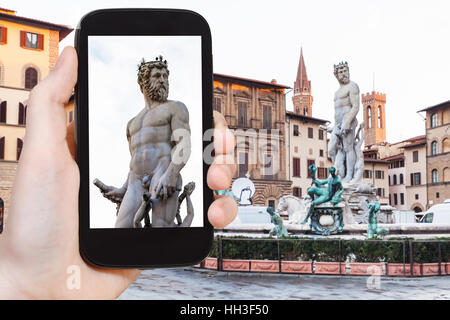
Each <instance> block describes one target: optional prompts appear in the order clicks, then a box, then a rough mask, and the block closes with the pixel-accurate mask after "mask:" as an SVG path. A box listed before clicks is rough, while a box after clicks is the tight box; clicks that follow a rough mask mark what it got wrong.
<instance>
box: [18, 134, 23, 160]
mask: <svg viewBox="0 0 450 320" xmlns="http://www.w3.org/2000/svg"><path fill="white" fill-rule="evenodd" d="M22 146H23V141H22V139H19V138H17V161H19V158H20V154H21V153H22Z"/></svg>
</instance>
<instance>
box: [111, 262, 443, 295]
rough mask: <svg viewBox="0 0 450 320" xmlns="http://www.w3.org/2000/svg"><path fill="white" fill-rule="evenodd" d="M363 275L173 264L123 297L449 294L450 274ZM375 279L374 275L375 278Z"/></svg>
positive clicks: (149, 272)
mask: <svg viewBox="0 0 450 320" xmlns="http://www.w3.org/2000/svg"><path fill="white" fill-rule="evenodd" d="M368 278H369V277H367V276H362V277H356V276H323V275H321V276H319V275H314V276H312V275H284V274H283V275H279V274H247V273H231V272H217V271H209V270H208V271H206V270H199V269H194V268H174V269H158V270H147V271H144V272H143V273H142V274H141V275H140V276H139V278H138V279H136V281H135V282H134V283H133V284H132V285H131V286H130V287H129V288H128V289H127V290H126V291H125V292H124V293H123V294H122V295H121V296H120V297H119V299H149V300H178V299H186V300H195V299H204V300H209V299H224V300H226V299H236V300H242V299H248V300H260V299H261V300H262V299H266V300H278V299H281V300H293V299H295V300H297V299H314V300H323V299H326V300H329V299H338V300H339V299H350V300H368V299H370V300H386V299H389V300H390V299H402V300H403V299H427V300H429V299H446V300H448V299H450V276H443V277H423V278H392V277H391V278H386V277H381V278H379V280H380V282H379V287H377V282H376V279H375V281H373V282H370V284H371V285H372V286H371V288H373V289H368V285H367V280H368ZM372 279H374V278H372Z"/></svg>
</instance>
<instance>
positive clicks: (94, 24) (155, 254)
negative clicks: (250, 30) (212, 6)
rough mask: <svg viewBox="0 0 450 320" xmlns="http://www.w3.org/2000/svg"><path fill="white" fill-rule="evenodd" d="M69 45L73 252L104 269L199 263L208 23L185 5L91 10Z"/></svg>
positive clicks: (207, 196)
mask: <svg viewBox="0 0 450 320" xmlns="http://www.w3.org/2000/svg"><path fill="white" fill-rule="evenodd" d="M75 47H76V50H77V52H78V60H79V65H78V83H77V86H76V88H75V124H76V125H75V137H76V161H77V163H78V166H79V168H80V194H79V236H80V252H81V255H82V257H83V258H84V259H85V260H86V261H87V262H88V263H90V264H92V265H95V266H99V267H106V268H155V267H176V266H188V265H194V264H197V263H199V262H200V261H201V260H203V259H204V258H205V257H206V256H207V254H208V253H209V251H210V248H211V245H212V238H213V228H212V226H211V225H210V224H209V222H208V219H207V210H208V207H209V205H210V204H211V203H212V201H213V200H214V199H213V193H212V191H211V190H209V189H208V187H207V184H206V172H207V170H208V164H207V162H205V161H204V160H203V151H204V150H206V149H207V147H208V145H210V144H211V141H208V139H204V136H205V133H206V132H211V130H212V128H213V117H212V107H211V105H212V50H211V32H210V29H209V26H208V23H207V22H206V20H205V19H204V18H203V17H201V16H200V15H199V14H197V13H195V12H192V11H186V10H172V9H106V10H98V11H93V12H91V13H89V14H87V15H85V16H84V17H83V18H82V19H81V21H80V22H79V25H78V27H77V29H76V34H75ZM169 89H170V90H169Z"/></svg>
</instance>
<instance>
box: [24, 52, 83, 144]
mask: <svg viewBox="0 0 450 320" xmlns="http://www.w3.org/2000/svg"><path fill="white" fill-rule="evenodd" d="M77 66H78V61H77V54H76V51H75V49H74V48H73V47H66V48H65V49H64V50H63V52H62V53H61V55H60V57H59V59H58V62H57V64H56V66H55V68H54V69H53V70H52V71H51V72H50V74H49V75H48V77H47V78H46V79H44V80H43V81H42V82H40V83H39V84H38V85H37V86H36V87H34V88H33V90H32V91H31V93H30V97H29V99H28V111H27V112H28V115H27V118H28V119H27V120H28V121H27V122H28V124H27V131H26V136H25V141H26V142H25V143H24V152H25V151H26V150H25V149H36V148H38V149H39V150H41V151H42V148H44V149H46V150H47V151H51V150H49V149H48V148H50V149H52V148H60V147H65V146H66V116H65V111H64V104H65V103H66V102H67V101H68V100H69V98H70V96H71V95H72V91H73V88H74V86H75V84H76V81H77ZM66 149H67V147H66Z"/></svg>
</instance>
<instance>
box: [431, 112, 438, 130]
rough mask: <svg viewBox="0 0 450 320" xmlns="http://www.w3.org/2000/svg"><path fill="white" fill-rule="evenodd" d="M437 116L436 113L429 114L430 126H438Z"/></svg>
mask: <svg viewBox="0 0 450 320" xmlns="http://www.w3.org/2000/svg"><path fill="white" fill-rule="evenodd" d="M437 116H438V115H437V113H433V114H432V115H431V127H432V128H434V127H437V126H438V117H437Z"/></svg>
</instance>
